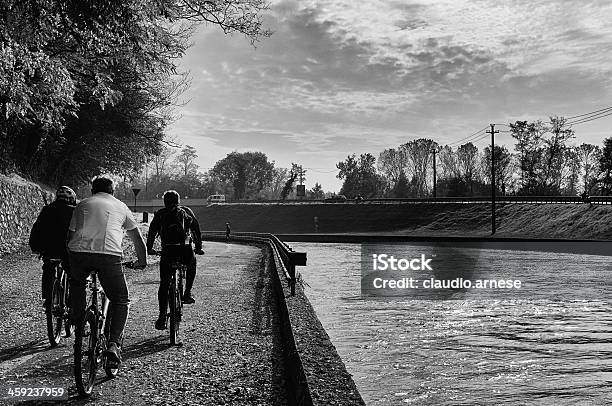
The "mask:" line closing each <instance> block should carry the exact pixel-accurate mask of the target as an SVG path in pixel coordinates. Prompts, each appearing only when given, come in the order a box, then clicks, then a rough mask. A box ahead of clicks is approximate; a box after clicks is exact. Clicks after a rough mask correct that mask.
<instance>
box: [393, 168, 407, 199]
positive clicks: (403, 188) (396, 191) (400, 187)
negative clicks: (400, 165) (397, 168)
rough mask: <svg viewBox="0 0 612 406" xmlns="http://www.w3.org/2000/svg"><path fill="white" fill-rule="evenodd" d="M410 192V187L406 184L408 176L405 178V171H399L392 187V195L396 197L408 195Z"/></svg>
mask: <svg viewBox="0 0 612 406" xmlns="http://www.w3.org/2000/svg"><path fill="white" fill-rule="evenodd" d="M409 193H410V188H409V185H408V178H406V173H405V172H404V171H401V172H400V175H399V179H398V180H397V183H396V184H395V186H394V187H393V190H392V195H393V197H396V198H403V197H408V194H409Z"/></svg>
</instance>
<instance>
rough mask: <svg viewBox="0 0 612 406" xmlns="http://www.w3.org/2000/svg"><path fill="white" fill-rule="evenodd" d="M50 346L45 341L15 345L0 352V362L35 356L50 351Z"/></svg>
mask: <svg viewBox="0 0 612 406" xmlns="http://www.w3.org/2000/svg"><path fill="white" fill-rule="evenodd" d="M50 349H51V345H49V343H48V342H47V340H41V339H39V340H32V341H29V342H27V343H25V344H21V345H16V346H14V347H10V348H5V349H3V350H1V351H0V362H4V361H10V360H12V359H15V358H20V357H23V356H26V355H32V354H36V353H39V352H42V351H45V350H50Z"/></svg>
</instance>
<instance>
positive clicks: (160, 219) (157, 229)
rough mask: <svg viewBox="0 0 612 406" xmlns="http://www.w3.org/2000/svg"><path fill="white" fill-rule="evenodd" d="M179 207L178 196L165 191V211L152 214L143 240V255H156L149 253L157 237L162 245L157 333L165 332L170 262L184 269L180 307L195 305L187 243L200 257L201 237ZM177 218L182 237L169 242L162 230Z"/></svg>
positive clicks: (193, 268)
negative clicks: (180, 222)
mask: <svg viewBox="0 0 612 406" xmlns="http://www.w3.org/2000/svg"><path fill="white" fill-rule="evenodd" d="M179 203H180V196H179V194H178V192H176V191H174V190H168V191H166V192H165V193H164V206H165V207H164V208H163V209H160V210H158V211H157V212H155V215H154V216H153V220H152V221H151V224H150V226H149V234H148V236H147V251H148V252H149V253H151V254H155V253H156V252H155V250H154V249H153V243H154V242H155V238H156V237H157V235H158V234H159V236H160V238H161V243H162V250H161V259H160V261H159V277H160V281H159V290H158V292H157V298H158V300H159V317H158V318H157V321H156V322H155V328H156V329H158V330H164V329H165V328H166V310H167V308H168V288H169V286H170V279H171V278H172V269H171V267H170V265H171V263H172V260H174V259H179V260H180V261H181V262H182V263H183V264H185V265H187V272H186V279H187V280H186V283H185V294H184V295H183V303H185V304H191V303H195V299H194V297H193V294H192V293H191V289H192V287H193V282H194V280H195V276H196V257H195V255H194V250H193V248H192V246H191V242H192V241H193V242H194V244H195V253H196V254H198V255H202V254H204V251H202V234H201V232H200V225H199V224H198V220H197V219H196V217H195V215H194V214H193V211H191V209H190V208H189V207H185V206H180V205H179ZM181 210H182V212H181ZM177 218H183V221H182V224H181V227H180V228H181V229H182V231H184V234H183V236H182V238H180V239H178V238H177V239H174V238H171V233H168V232H166V230H165V228H166V229H169V228H171V227H173V226H174V224H173V223H174V222H176V219H177Z"/></svg>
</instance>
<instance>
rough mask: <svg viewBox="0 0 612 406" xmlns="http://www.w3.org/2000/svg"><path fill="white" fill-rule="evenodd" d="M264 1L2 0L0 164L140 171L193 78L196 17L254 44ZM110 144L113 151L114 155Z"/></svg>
mask: <svg viewBox="0 0 612 406" xmlns="http://www.w3.org/2000/svg"><path fill="white" fill-rule="evenodd" d="M267 7H268V6H267V4H266V3H265V2H264V1H262V0H220V1H215V2H210V1H203V0H180V1H178V0H161V1H156V2H142V1H140V0H125V1H121V2H115V1H109V0H101V1H95V2H91V1H87V2H83V1H76V0H67V1H60V2H57V1H51V0H35V1H25V2H24V1H17V0H5V1H2V2H0V38H1V39H2V40H1V41H2V45H1V51H0V116H1V117H3V119H2V120H0V143H2V145H3V146H4V148H2V149H1V150H0V170H4V171H7V170H12V169H17V170H19V171H21V172H22V173H25V174H27V175H29V176H31V177H34V178H37V179H40V180H43V181H47V182H52V183H64V182H66V183H83V182H85V181H87V180H88V179H89V178H91V176H92V175H94V174H97V173H100V172H108V171H117V172H118V173H125V172H126V171H133V170H137V167H138V166H139V165H142V162H143V160H142V156H143V155H146V156H152V155H157V154H158V153H159V149H160V146H161V145H162V144H163V143H164V129H165V127H166V126H167V124H168V123H169V122H170V121H171V119H172V111H171V108H172V106H173V105H174V103H175V101H176V97H177V96H178V95H179V94H180V93H181V92H182V91H183V90H184V89H185V87H186V85H187V81H186V75H184V74H181V73H180V72H179V71H178V70H177V60H178V58H179V57H181V56H182V55H183V53H184V51H185V49H186V48H187V46H188V44H189V36H190V34H191V32H192V31H193V27H194V24H198V23H202V22H206V23H212V24H213V25H217V26H219V27H220V28H221V29H223V31H224V32H226V33H230V32H240V33H242V34H244V35H246V36H247V37H248V38H250V39H251V41H252V42H253V41H256V40H258V39H259V38H261V37H265V36H268V35H270V32H269V31H268V30H265V29H263V27H262V23H261V12H262V11H264V10H266V9H267ZM109 151H113V152H112V153H111V152H109Z"/></svg>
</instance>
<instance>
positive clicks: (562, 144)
mask: <svg viewBox="0 0 612 406" xmlns="http://www.w3.org/2000/svg"><path fill="white" fill-rule="evenodd" d="M548 132H549V133H550V137H548V138H545V139H544V144H545V146H546V148H545V151H544V162H543V168H542V173H541V180H540V185H541V190H542V191H543V192H544V193H550V194H557V193H559V191H560V190H561V182H562V179H563V177H562V176H561V172H562V170H563V165H564V163H565V160H564V158H565V157H567V154H565V151H566V149H567V148H568V145H567V142H568V141H569V140H570V139H571V138H573V137H574V130H572V129H571V128H569V127H568V126H567V120H566V119H565V118H563V117H557V116H553V117H550V125H549V127H548Z"/></svg>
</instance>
